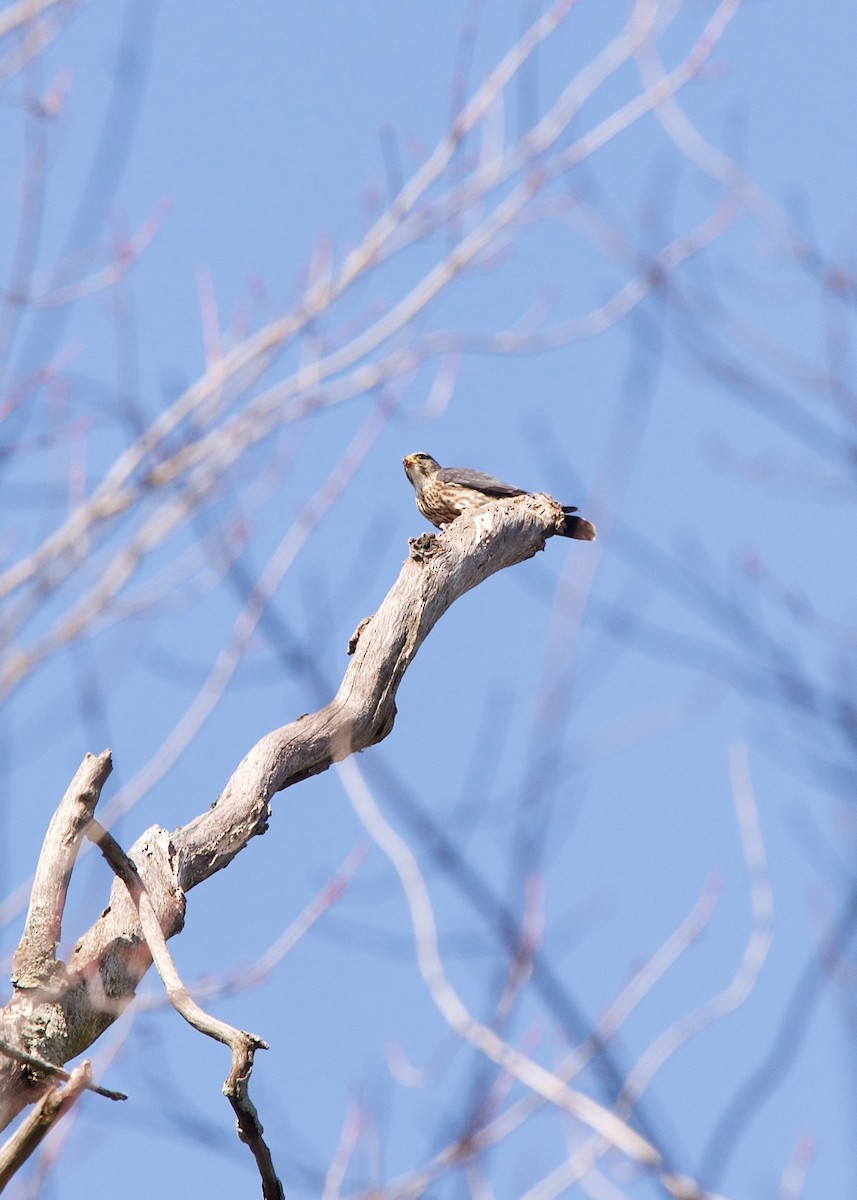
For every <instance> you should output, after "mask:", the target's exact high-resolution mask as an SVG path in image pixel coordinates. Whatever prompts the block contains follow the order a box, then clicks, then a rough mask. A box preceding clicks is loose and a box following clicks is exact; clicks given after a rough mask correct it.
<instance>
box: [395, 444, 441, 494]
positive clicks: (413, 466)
mask: <svg viewBox="0 0 857 1200" xmlns="http://www.w3.org/2000/svg"><path fill="white" fill-rule="evenodd" d="M402 466H403V467H404V468H405V474H406V475H407V477H408V479H410V481H411V483H412V484H413V485H414V487H415V488H418V487H420V486H421V485H422V484H423V483H425V482H426V481H427V480H429V479H431V477H432V475H434V474H436V473H437V472H438V471H439V470H440V463H439V462H437V461H436V460H435V459H433V458H432V456H431V455H430V454H423V453H422V451H420V452H418V453H417V454H406V455H405V457H404V458H403V459H402Z"/></svg>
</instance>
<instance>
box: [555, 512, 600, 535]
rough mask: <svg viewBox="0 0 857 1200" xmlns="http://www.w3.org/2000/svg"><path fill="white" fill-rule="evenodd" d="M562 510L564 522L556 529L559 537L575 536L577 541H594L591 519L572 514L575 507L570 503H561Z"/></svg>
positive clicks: (593, 527)
mask: <svg viewBox="0 0 857 1200" xmlns="http://www.w3.org/2000/svg"><path fill="white" fill-rule="evenodd" d="M562 511H563V512H564V513H565V523H564V525H563V527H562V529H558V530H557V533H558V534H559V535H560V537H568V538H577V540H578V541H579V542H594V541H595V526H594V525H593V524H592V522H591V521H587V520H586V518H585V517H574V516H572V513H576V512H577V509H576V508H573V507H571V506H570V505H563V509H562Z"/></svg>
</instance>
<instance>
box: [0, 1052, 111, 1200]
mask: <svg viewBox="0 0 857 1200" xmlns="http://www.w3.org/2000/svg"><path fill="white" fill-rule="evenodd" d="M91 1084H92V1077H91V1073H90V1069H89V1062H88V1060H84V1061H83V1062H82V1063H81V1064H80V1066H78V1067H75V1069H74V1070H73V1071H72V1073H71V1074H70V1075H69V1077H68V1082H67V1083H66V1085H65V1087H61V1086H60V1085H59V1084H58V1085H57V1086H56V1087H53V1088H51V1090H50V1091H49V1092H46V1093H45V1095H44V1096H42V1098H41V1100H40V1101H39V1103H38V1104H37V1105H36V1107H35V1108H34V1109H33V1111H32V1112H31V1113H30V1115H29V1116H28V1117H27V1119H26V1121H23V1122H22V1123H21V1125H20V1127H19V1128H18V1129H16V1130H15V1132H14V1133H13V1134H12V1136H11V1137H10V1138H9V1140H8V1141H7V1142H6V1144H5V1146H3V1148H2V1150H0V1192H2V1191H3V1189H4V1188H5V1186H6V1184H7V1183H8V1182H9V1180H10V1179H11V1178H12V1176H13V1175H14V1174H15V1172H16V1171H18V1170H20V1168H21V1167H22V1166H23V1164H24V1163H25V1162H26V1161H27V1159H28V1158H29V1157H30V1155H31V1154H32V1153H33V1151H34V1150H35V1149H36V1148H37V1146H38V1145H39V1143H40V1142H41V1141H42V1140H43V1138H44V1137H45V1136H46V1135H47V1134H48V1133H50V1131H51V1129H52V1128H53V1126H54V1125H55V1124H56V1123H57V1121H58V1120H59V1119H60V1117H62V1116H63V1115H64V1114H65V1113H67V1112H68V1110H69V1109H70V1108H71V1106H72V1105H73V1104H74V1102H75V1101H76V1100H77V1098H78V1096H79V1095H80V1093H81V1092H82V1091H84V1090H85V1089H86V1088H89V1087H90V1086H91Z"/></svg>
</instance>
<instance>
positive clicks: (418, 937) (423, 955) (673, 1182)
mask: <svg viewBox="0 0 857 1200" xmlns="http://www.w3.org/2000/svg"><path fill="white" fill-rule="evenodd" d="M339 777H340V779H341V780H342V784H343V787H344V788H345V790H346V792H347V793H348V796H349V799H350V800H351V803H352V806H353V807H354V809H355V811H356V813H357V815H358V816H359V818H360V820H361V821H362V822H363V825H364V826H365V828H366V831H367V833H369V835H370V836H371V837H372V839H373V840H374V841H375V842H376V844H377V845H378V846H379V848H380V849H381V850H382V851H383V852H384V853H385V854H386V855H387V857H388V858H389V859H390V862H391V863H392V865H393V868H394V869H395V871H396V874H397V875H398V876H399V881H400V883H401V885H402V889H403V891H404V893H405V897H406V900H407V903H408V908H409V910H410V915H411V922H412V925H413V933H414V945H415V949H416V954H417V963H418V965H419V968H420V973H421V975H422V977H423V979H424V981H425V984H426V986H427V988H428V990H429V993H430V995H431V998H432V1000H433V1001H434V1003H435V1005H436V1007H437V1008H438V1010H439V1011H440V1013H441V1015H442V1016H443V1018H444V1020H445V1021H446V1022H447V1023H448V1024H449V1026H450V1028H451V1029H453V1030H454V1031H455V1033H457V1034H458V1036H459V1037H460V1038H462V1039H463V1040H464V1041H466V1042H468V1043H469V1044H470V1045H471V1046H472V1047H473V1048H474V1049H476V1050H478V1051H479V1052H480V1053H481V1054H484V1055H485V1056H486V1057H487V1058H489V1059H490V1060H491V1061H492V1062H494V1063H496V1064H497V1066H499V1067H501V1068H502V1070H504V1071H506V1072H507V1073H508V1074H510V1075H512V1076H513V1077H514V1078H515V1079H517V1080H518V1081H519V1082H520V1083H523V1084H524V1086H525V1087H527V1088H528V1089H529V1090H530V1091H532V1092H534V1093H536V1095H538V1096H540V1097H541V1098H542V1099H543V1100H546V1101H547V1102H548V1103H550V1104H553V1105H555V1106H556V1107H557V1108H559V1109H561V1110H562V1111H564V1112H567V1113H569V1114H570V1115H571V1116H573V1117H576V1118H577V1119H578V1120H579V1121H582V1122H583V1123H584V1124H585V1125H588V1126H589V1127H590V1129H593V1130H595V1131H597V1133H598V1135H599V1138H600V1139H603V1141H604V1142H605V1143H606V1144H608V1145H610V1146H614V1147H616V1148H617V1149H619V1150H621V1151H622V1152H623V1153H624V1154H626V1155H627V1156H628V1157H629V1158H630V1159H632V1161H634V1162H636V1163H639V1164H641V1165H642V1166H644V1167H647V1168H650V1169H652V1170H654V1172H655V1173H656V1175H657V1178H658V1179H659V1181H660V1182H661V1184H662V1185H663V1187H664V1188H665V1189H666V1190H667V1191H668V1192H669V1194H670V1195H672V1196H674V1197H677V1198H679V1200H697V1198H701V1197H702V1196H703V1192H702V1190H701V1189H700V1188H699V1187H698V1185H697V1184H696V1183H695V1182H694V1181H693V1180H691V1179H689V1178H687V1177H685V1176H677V1175H676V1174H674V1173H673V1172H671V1171H667V1170H665V1169H664V1165H663V1160H662V1158H661V1155H660V1154H659V1153H658V1151H657V1150H656V1149H655V1147H654V1146H653V1145H652V1144H651V1143H650V1142H648V1141H647V1140H646V1139H645V1138H644V1137H641V1135H640V1134H638V1133H636V1132H635V1131H634V1130H633V1129H632V1128H631V1126H630V1125H628V1124H626V1122H625V1121H624V1120H622V1119H621V1118H619V1117H617V1116H616V1115H615V1114H614V1113H612V1112H610V1110H609V1109H607V1108H604V1107H603V1106H602V1105H600V1104H598V1103H597V1102H596V1101H594V1100H592V1099H591V1098H590V1097H589V1096H587V1095H585V1094H584V1093H583V1092H579V1091H573V1090H572V1089H571V1088H569V1087H568V1086H567V1084H565V1083H564V1082H563V1080H562V1079H561V1078H560V1077H559V1076H558V1075H557V1074H555V1073H554V1072H552V1071H548V1070H546V1069H545V1068H544V1067H542V1066H541V1065H540V1064H539V1063H537V1062H535V1061H534V1060H533V1059H531V1058H528V1057H527V1056H526V1055H524V1054H522V1053H521V1052H520V1051H519V1050H516V1049H515V1048H514V1047H513V1046H511V1045H510V1044H509V1043H508V1042H505V1041H504V1040H503V1039H502V1038H501V1037H499V1036H498V1035H497V1034H496V1033H495V1031H494V1030H493V1029H492V1028H490V1027H489V1026H487V1025H484V1024H482V1023H481V1022H480V1021H477V1020H476V1019H475V1018H474V1017H473V1016H472V1015H471V1013H470V1012H469V1011H468V1009H467V1008H466V1007H465V1005H464V1004H463V1002H462V1000H461V998H460V997H459V996H458V994H457V992H456V991H455V989H454V988H453V987H452V985H451V983H450V982H449V979H448V977H447V975H446V972H445V971H444V968H443V964H442V962H441V958H440V953H439V950H438V944H437V928H436V925H435V919H434V912H433V909H432V904H431V900H430V898H429V894H428V889H427V888H426V885H425V881H424V879H423V876H422V872H421V871H420V868H419V865H418V863H417V860H416V858H415V857H414V854H413V852H412V851H411V849H410V847H409V846H408V845H407V843H406V842H405V841H404V840H403V839H402V838H401V837H400V836H399V835H398V834H397V833H396V832H395V830H394V829H393V828H392V826H391V825H390V824H389V823H388V822H387V821H386V820H385V818H384V816H383V814H382V813H381V810H380V809H379V808H378V806H377V804H376V803H375V800H374V797H373V796H372V794H371V792H370V791H369V788H368V787H367V786H366V783H365V781H364V779H363V776H362V774H361V773H360V769H359V767H358V766H357V764H356V763H355V762H354V761H353V760H349V761H348V762H345V763H342V764H341V765H340V766H339ZM595 1154H596V1151H595V1150H593V1161H594V1156H595Z"/></svg>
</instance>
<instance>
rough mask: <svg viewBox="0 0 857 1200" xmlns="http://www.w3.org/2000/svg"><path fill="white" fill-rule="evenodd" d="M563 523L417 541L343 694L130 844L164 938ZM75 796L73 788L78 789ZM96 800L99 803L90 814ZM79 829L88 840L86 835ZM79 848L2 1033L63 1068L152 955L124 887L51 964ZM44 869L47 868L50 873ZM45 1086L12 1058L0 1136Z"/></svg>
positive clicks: (494, 515)
mask: <svg viewBox="0 0 857 1200" xmlns="http://www.w3.org/2000/svg"><path fill="white" fill-rule="evenodd" d="M563 521H564V517H563V513H562V509H561V508H560V506H559V505H558V504H557V502H556V501H555V500H553V499H551V497H550V496H546V495H536V496H520V497H515V498H513V499H510V500H501V501H498V502H496V503H495V504H491V505H489V506H487V507H486V508H484V509H481V510H479V511H478V512H476V513H471V514H465V515H464V516H462V517H459V518H458V520H456V521H454V522H453V523H452V524H451V525H450V526H448V527H447V528H446V529H445V530H444V531H443V533H441V534H440V535H433V534H431V535H429V534H426V535H423V536H422V537H420V538H417V539H416V540H414V541H412V542H411V543H410V555H409V557H408V559H407V560H406V561H405V563H404V565H403V567H402V570H401V572H400V574H399V578H398V579H397V581H396V582H395V584H394V585H393V587H392V588H391V590H390V591H389V593H388V594H387V596H386V597H385V599H384V601H383V603H382V604H381V606H380V608H379V609H378V611H377V612H376V613H375V614H374V615H373V616H372V617H371V618H369V619H368V620H367V621H365V622H363V623H362V625H361V626H360V628H359V629H358V631H357V633H356V634H355V635H354V637H353V638H352V641H351V643H350V644H349V651H353V654H352V658H351V662H350V663H349V665H348V668H347V670H346V672H345V676H344V678H343V680H342V684H341V686H340V688H339V690H338V692H337V693H336V696H335V697H334V698H333V700H331V702H330V703H329V704H327V705H326V706H325V707H324V708H322V709H321V710H320V711H318V712H317V713H314V714H311V715H309V714H308V715H305V716H302V717H299V718H298V719H297V720H296V721H292V722H291V723H290V724H288V725H284V726H283V727H281V728H279V729H275V730H274V731H273V732H271V733H269V734H267V735H266V736H265V737H263V738H262V739H261V740H260V741H259V742H257V743H256V745H255V746H254V747H253V748H252V750H250V752H249V753H248V754H247V755H246V757H245V758H244V759H243V760H242V762H241V763H240V764H239V765H238V767H237V769H236V770H235V772H234V773H233V775H232V777H231V778H230V779H229V781H228V782H227V784H226V786H225V788H224V789H223V791H222V792H221V794H220V795H219V796H218V797H217V799H216V800H215V802H214V803H213V804H212V805H211V807H210V808H209V809H208V810H206V811H205V812H204V813H202V814H200V816H198V817H196V818H195V819H194V820H193V821H191V822H190V824H188V825H186V826H184V827H179V828H177V829H175V830H173V831H172V833H168V832H167V831H166V830H164V829H160V828H158V827H157V826H155V827H152V828H151V829H149V830H147V831H146V832H145V833H144V834H143V835H142V836H141V837H140V838H138V840H137V841H136V842H135V843H134V845H133V846H132V847H131V848H130V849H129V851H128V857H129V858H130V859H131V861H132V862H133V864H134V866H135V867H136V871H137V873H138V875H139V878H140V880H141V882H142V886H143V888H144V889H145V892H146V894H147V896H148V900H149V901H150V902H151V906H152V910H153V912H154V914H155V916H156V917H157V923H158V925H159V926H160V929H161V931H162V933H163V936H164V938H169V937H172V935H173V934H175V933H177V932H179V930H180V929H181V928H182V925H183V922H184V908H185V899H184V897H185V892H187V891H188V890H190V888H193V887H195V886H196V885H197V884H199V883H202V882H203V880H205V879H207V878H208V877H209V876H210V875H212V874H213V873H214V872H215V871H218V870H220V869H221V868H222V867H225V866H227V865H228V864H229V863H230V862H231V861H232V859H233V858H234V857H235V855H236V854H238V852H239V851H240V850H242V849H243V848H244V847H245V846H246V845H247V843H248V842H249V841H250V839H251V838H253V837H255V836H256V835H258V834H261V833H264V832H265V830H266V828H267V823H268V818H269V816H270V811H271V800H272V798H273V797H274V795H275V794H276V793H277V792H279V791H282V790H283V789H284V788H287V787H290V786H291V785H292V784H294V783H298V782H300V781H301V780H303V779H307V778H308V777H310V776H311V775H316V774H318V773H319V772H321V771H324V770H326V769H327V768H328V767H329V766H330V765H331V763H333V762H336V761H337V760H339V759H342V758H345V757H347V756H348V755H349V754H352V753H353V752H354V751H356V750H362V749H365V748H366V747H368V746H371V745H373V744H375V743H376V742H379V741H381V740H382V739H383V738H385V737H386V736H387V734H388V733H389V732H390V730H391V729H392V727H393V721H394V719H395V715H396V707H395V697H396V692H397V689H398V687H399V684H400V683H401V680H402V677H403V676H404V673H405V671H406V670H407V668H408V666H409V665H410V663H411V662H412V661H413V658H414V656H415V654H416V652H417V650H418V649H419V647H420V646H421V645H422V643H423V641H424V640H425V638H426V637H427V635H428V634H429V632H430V631H431V629H432V628H433V626H434V625H435V624H436V623H437V621H438V620H439V619H440V617H441V616H442V615H443V614H444V613H445V612H446V610H447V609H448V608H449V607H450V605H451V604H453V603H454V601H455V600H457V599H458V598H459V596H462V595H463V594H464V593H465V592H467V591H469V590H470V589H471V588H474V587H476V586H477V584H479V583H482V582H483V580H485V579H487V578H488V577H489V576H490V575H493V574H495V573H496V572H497V571H500V570H503V569H504V568H505V567H510V566H513V565H515V564H516V563H520V562H523V561H524V560H526V559H528V558H531V557H532V556H533V555H534V554H535V553H536V552H537V551H539V550H542V549H543V548H544V545H545V541H546V540H547V538H549V537H551V536H552V535H553V534H554V533H556V532H557V529H558V528H560V527H561V526H562V522H563ZM104 758H105V756H104V755H102V756H101V758H100V759H97V760H90V759H87V760H86V761H85V763H84V766H83V767H82V768H81V771H83V769H84V767H86V765H87V762H90V763H95V762H101V761H102V760H103V759H104ZM80 774H81V772H78V775H77V776H75V782H77V781H78V780H79V776H80ZM104 778H106V774H105V776H104ZM101 782H103V780H102V781H101ZM73 788H74V783H73V785H72V787H71V788H70V789H69V792H72V790H73ZM88 795H89V793H88V792H87V796H88ZM96 800H97V795H95V797H94V799H93V801H92V805H91V807H90V808H89V809H88V811H87V816H86V819H87V820H89V819H90V818H91V817H92V809H93V808H94V806H95V801H96ZM64 804H65V800H64V801H63V804H61V806H60V809H62V808H63V805H64ZM58 812H59V810H58ZM54 820H55V821H56V820H57V818H56V817H55V819H54ZM51 824H52V827H53V825H54V822H52V823H51ZM84 824H85V822H84ZM65 827H66V826H63V828H65ZM74 828H75V830H76V832H75V834H74V837H75V838H77V840H78V841H79V836H80V829H78V827H77V825H75V826H74ZM81 829H82V826H81ZM47 842H48V839H46V846H47ZM67 845H68V842H67V838H60V839H59V841H51V847H52V849H51V851H50V854H49V855H48V856H47V858H51V861H50V862H49V861H47V858H45V855H46V852H45V851H43V858H45V863H44V867H45V879H44V880H43V881H42V883H41V884H40V894H42V895H44V896H46V897H47V900H46V904H47V911H48V912H49V913H52V914H54V919H53V923H51V921H48V923H47V925H46V926H45V928H46V929H47V931H48V932H47V933H46V934H45V935H44V936H41V938H40V939H39V938H37V939H36V942H37V943H38V946H39V949H38V954H35V953H34V954H32V955H30V956H29V958H28V959H27V960H26V961H27V962H28V963H30V964H31V969H30V974H31V975H32V977H33V981H34V986H30V987H25V986H20V985H19V984H16V987H15V992H14V995H13V997H12V999H11V1000H10V1002H9V1003H8V1004H7V1005H6V1007H5V1009H3V1010H2V1012H0V1038H2V1039H4V1040H5V1041H7V1042H8V1043H10V1044H12V1045H15V1046H19V1047H20V1048H21V1049H22V1050H23V1051H27V1052H30V1053H31V1054H33V1055H36V1056H37V1057H39V1058H43V1059H46V1060H47V1061H49V1062H54V1063H57V1064H61V1063H64V1062H67V1061H68V1060H69V1059H71V1058H74V1057H75V1056H76V1055H78V1054H81V1053H82V1052H83V1051H84V1050H86V1049H87V1047H88V1046H89V1045H91V1044H92V1042H94V1041H95V1039H96V1038H97V1037H98V1036H99V1035H100V1034H101V1033H102V1032H103V1031H104V1029H106V1028H107V1027H108V1026H109V1025H110V1024H111V1023H112V1022H113V1021H114V1020H115V1019H116V1018H117V1016H118V1015H119V1014H120V1013H121V1012H122V1010H123V1009H124V1008H125V1007H126V1006H127V1004H128V1003H130V1001H131V1000H132V999H133V996H134V992H135V989H136V987H137V985H138V983H139V981H140V979H141V978H142V977H143V975H144V974H145V972H146V970H147V969H148V967H149V966H150V965H151V961H152V959H151V952H150V948H149V945H148V943H147V940H146V937H145V936H144V934H143V930H142V928H141V925H140V919H139V915H138V912H137V910H136V907H135V904H134V901H133V900H132V899H131V896H130V895H129V892H128V889H127V887H126V884H125V883H124V882H122V881H120V880H119V879H115V880H114V883H113V887H112V889H111V893H110V901H109V904H108V907H107V908H106V909H105V911H104V913H102V915H101V917H99V919H98V920H97V921H96V922H95V924H94V925H93V926H92V927H91V928H90V929H89V930H88V931H87V932H86V933H85V934H84V935H83V937H82V938H81V939H80V941H79V942H78V944H77V946H76V947H75V949H74V952H73V954H72V956H71V958H70V960H69V963H68V966H67V967H62V964H57V965H56V966H51V962H55V950H56V944H57V939H58V935H59V927H58V925H56V921H55V914H56V912H57V905H59V911H60V915H61V908H62V905H61V904H60V902H59V900H58V899H57V897H58V895H59V893H60V892H62V896H63V897H64V890H63V885H62V879H63V878H64V879H65V885H64V886H67V883H68V872H70V866H71V864H70V862H69V853H68V849H67ZM71 862H73V856H72V859H71ZM42 865H43V864H42V861H41V860H40V867H39V869H40V871H41V870H42ZM28 925H29V921H28ZM55 926H56V927H55ZM26 936H27V935H26V934H25V937H26ZM51 939H53V941H51ZM22 944H23V943H22ZM33 963H36V964H37V965H36V967H32V964H33ZM39 963H46V964H47V969H41V968H40V967H39V966H38V964H39ZM59 968H61V969H59ZM47 1086H48V1085H47V1083H46V1081H45V1079H44V1077H39V1076H38V1073H35V1072H33V1071H32V1069H31V1068H28V1067H26V1066H24V1065H22V1064H20V1063H17V1062H14V1061H13V1060H11V1059H9V1058H6V1057H4V1056H3V1055H2V1054H0V1128H3V1127H4V1126H5V1125H6V1124H8V1122H9V1121H10V1120H11V1119H12V1118H13V1117H14V1116H15V1115H16V1114H17V1113H18V1112H20V1110H21V1109H22V1108H23V1107H24V1106H25V1105H26V1104H27V1103H29V1102H31V1101H33V1100H35V1099H37V1098H38V1097H39V1095H41V1093H42V1092H44V1091H45V1089H46V1087H47Z"/></svg>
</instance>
